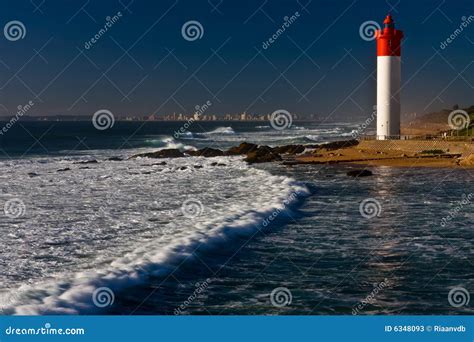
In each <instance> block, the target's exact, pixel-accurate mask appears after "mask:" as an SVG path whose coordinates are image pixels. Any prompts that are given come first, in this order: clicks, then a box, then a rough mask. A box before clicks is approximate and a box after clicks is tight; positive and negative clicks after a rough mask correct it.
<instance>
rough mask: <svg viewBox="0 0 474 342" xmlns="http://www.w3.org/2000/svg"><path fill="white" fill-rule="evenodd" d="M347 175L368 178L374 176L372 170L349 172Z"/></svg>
mask: <svg viewBox="0 0 474 342" xmlns="http://www.w3.org/2000/svg"><path fill="white" fill-rule="evenodd" d="M347 175H348V176H350V177H368V176H372V175H373V173H372V171H370V170H351V171H349V172H347Z"/></svg>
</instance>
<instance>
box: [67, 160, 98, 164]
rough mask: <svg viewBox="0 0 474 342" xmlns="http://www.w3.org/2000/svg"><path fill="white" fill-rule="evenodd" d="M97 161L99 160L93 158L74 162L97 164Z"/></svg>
mask: <svg viewBox="0 0 474 342" xmlns="http://www.w3.org/2000/svg"><path fill="white" fill-rule="evenodd" d="M97 163H98V161H97V160H95V159H92V160H83V161H78V162H74V163H73V164H97Z"/></svg>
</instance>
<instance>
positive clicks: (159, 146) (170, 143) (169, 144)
mask: <svg viewBox="0 0 474 342" xmlns="http://www.w3.org/2000/svg"><path fill="white" fill-rule="evenodd" d="M145 144H146V145H147V146H150V147H156V150H164V149H170V148H173V149H182V150H196V148H195V147H194V146H191V145H185V144H182V143H180V142H177V141H176V140H175V139H174V138H173V137H164V138H159V139H146V140H145Z"/></svg>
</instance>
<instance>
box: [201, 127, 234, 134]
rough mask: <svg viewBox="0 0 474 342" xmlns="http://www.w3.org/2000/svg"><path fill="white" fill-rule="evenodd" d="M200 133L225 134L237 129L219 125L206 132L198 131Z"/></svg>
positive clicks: (232, 132)
mask: <svg viewBox="0 0 474 342" xmlns="http://www.w3.org/2000/svg"><path fill="white" fill-rule="evenodd" d="M198 134H204V135H213V134H225V135H230V134H235V131H234V129H233V128H232V127H230V126H228V127H217V128H216V129H214V130H212V131H209V132H204V133H198Z"/></svg>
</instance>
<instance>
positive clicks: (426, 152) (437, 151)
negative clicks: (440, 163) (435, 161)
mask: <svg viewBox="0 0 474 342" xmlns="http://www.w3.org/2000/svg"><path fill="white" fill-rule="evenodd" d="M421 153H423V154H444V153H446V152H444V151H443V150H424V151H421Z"/></svg>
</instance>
